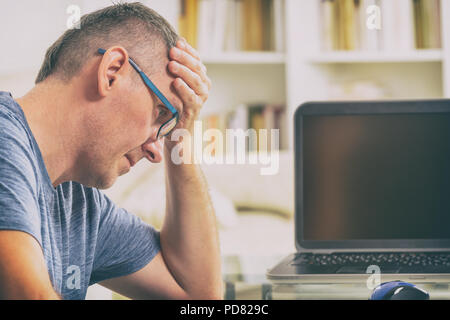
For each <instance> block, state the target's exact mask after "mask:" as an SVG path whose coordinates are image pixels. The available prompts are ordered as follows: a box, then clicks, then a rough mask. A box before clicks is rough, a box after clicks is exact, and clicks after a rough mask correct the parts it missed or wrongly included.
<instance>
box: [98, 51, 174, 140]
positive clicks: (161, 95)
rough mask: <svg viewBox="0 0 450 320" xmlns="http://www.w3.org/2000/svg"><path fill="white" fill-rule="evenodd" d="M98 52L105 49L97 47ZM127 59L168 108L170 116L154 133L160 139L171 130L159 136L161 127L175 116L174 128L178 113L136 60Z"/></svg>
mask: <svg viewBox="0 0 450 320" xmlns="http://www.w3.org/2000/svg"><path fill="white" fill-rule="evenodd" d="M97 51H98V53H100V54H104V53H105V52H106V50H105V49H101V48H99V49H98V50H97ZM128 61H129V62H130V64H131V65H132V66H133V68H134V69H135V70H136V71H137V73H139V75H140V76H141V78H142V80H143V81H144V83H145V85H146V86H147V87H148V88H149V89H150V90H151V91H152V92H153V93H154V94H156V96H157V97H158V98H159V99H160V100H161V102H162V103H163V104H164V106H165V107H166V108H167V109H169V111H170V112H171V113H172V118H170V119H169V120H167V121H166V122H164V123H163V124H162V125H161V126H160V127H159V129H158V133H157V135H156V139H160V138H163V137H165V136H167V135H168V134H170V133H171V132H172V130H173V129H172V130H170V131H169V132H168V133H166V134H165V135H163V136H161V137H160V136H159V134H160V132H161V129H162V128H163V127H164V126H165V125H166V124H167V123H169V122H170V121H172V120H173V119H174V118H176V124H175V126H174V128H175V127H176V125H177V124H178V120H179V113H178V110H177V109H175V107H174V106H173V105H172V104H171V103H170V102H169V100H167V98H166V97H165V96H164V95H163V94H162V93H161V91H159V89H158V88H157V87H156V86H155V84H154V83H153V82H152V81H151V80H150V78H149V77H147V75H146V74H145V73H144V71H142V69H141V68H139V66H138V65H137V64H136V62H134V61H133V59H131V58H128Z"/></svg>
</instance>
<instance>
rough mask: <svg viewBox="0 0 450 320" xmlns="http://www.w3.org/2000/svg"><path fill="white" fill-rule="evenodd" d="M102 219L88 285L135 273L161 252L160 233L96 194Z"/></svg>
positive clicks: (104, 196) (105, 197)
mask: <svg viewBox="0 0 450 320" xmlns="http://www.w3.org/2000/svg"><path fill="white" fill-rule="evenodd" d="M99 199H100V204H101V208H102V209H101V210H102V211H101V216H100V224H99V230H98V237H97V244H96V249H95V257H94V265H93V271H92V275H91V280H90V284H93V283H96V282H99V281H102V280H106V279H110V278H116V277H119V276H124V275H128V274H131V273H134V272H136V271H138V270H140V269H142V268H143V267H145V266H146V265H147V264H148V263H149V262H150V261H151V260H152V259H153V258H154V257H155V256H156V254H157V253H158V252H159V251H160V241H159V232H158V231H157V230H155V229H154V228H153V227H151V226H150V225H148V224H146V223H145V222H144V221H142V220H141V219H140V218H139V217H137V216H136V215H133V214H131V213H129V212H128V211H127V210H125V209H122V208H120V207H118V206H117V205H115V204H114V203H113V202H112V201H111V200H110V199H109V198H108V197H107V196H106V195H104V194H103V193H101V192H100V191H99Z"/></svg>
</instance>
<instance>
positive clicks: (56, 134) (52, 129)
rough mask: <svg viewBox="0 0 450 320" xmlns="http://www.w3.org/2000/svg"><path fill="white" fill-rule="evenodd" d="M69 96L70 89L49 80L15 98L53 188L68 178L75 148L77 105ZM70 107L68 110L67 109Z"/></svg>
mask: <svg viewBox="0 0 450 320" xmlns="http://www.w3.org/2000/svg"><path fill="white" fill-rule="evenodd" d="M70 96H71V95H70V88H68V87H67V86H64V85H63V84H60V83H56V82H50V81H49V82H47V83H45V84H38V85H37V86H35V87H34V88H33V89H32V90H31V91H29V92H28V93H27V94H26V95H25V96H23V97H21V98H19V99H17V102H18V103H19V104H20V106H21V107H22V109H23V112H24V114H25V117H26V119H27V122H28V125H29V126H30V129H31V131H32V133H33V135H34V138H35V139H36V141H37V143H38V145H39V149H40V151H41V153H42V157H43V160H44V163H45V166H46V168H47V172H48V175H49V177H50V180H51V182H52V185H53V186H54V187H56V186H57V185H59V184H61V183H63V182H65V181H68V180H70V172H71V168H72V167H73V159H74V158H75V157H74V155H75V150H76V149H77V145H76V143H77V141H76V140H77V139H76V137H74V136H73V135H72V134H73V132H74V131H73V130H71V128H74V127H75V123H76V121H77V119H76V117H74V115H75V114H76V112H74V110H76V107H75V106H74V105H73V103H74V100H73V99H71V97H70ZM69 110H71V112H70V113H69V112H67V111H69ZM69 114H70V115H71V116H70V117H68V115H69ZM78 142H79V141H78Z"/></svg>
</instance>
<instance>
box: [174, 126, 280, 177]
mask: <svg viewBox="0 0 450 320" xmlns="http://www.w3.org/2000/svg"><path fill="white" fill-rule="evenodd" d="M170 140H171V141H177V142H178V144H177V145H176V146H175V147H174V148H173V149H172V152H171V160H172V162H173V163H174V164H177V165H178V164H182V163H183V164H193V163H194V164H202V163H205V164H254V165H257V164H260V165H262V166H265V167H261V168H260V174H261V175H275V174H277V173H278V170H279V162H280V160H279V155H280V151H279V145H280V142H279V140H280V132H279V129H270V130H268V129H259V130H255V129H247V130H244V129H226V130H225V134H224V133H223V132H222V131H221V130H219V129H207V130H205V131H203V127H202V121H200V120H196V121H195V122H194V133H193V136H192V135H191V133H190V132H189V131H188V130H186V129H175V130H174V131H173V132H172V134H171V136H170ZM205 143H206V145H205ZM248 150H250V152H249V151H248ZM252 150H253V151H254V152H252Z"/></svg>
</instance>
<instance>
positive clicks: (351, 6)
mask: <svg viewBox="0 0 450 320" xmlns="http://www.w3.org/2000/svg"><path fill="white" fill-rule="evenodd" d="M320 20H321V49H322V50H323V51H332V50H365V51H367V50H368V51H377V50H383V51H387V52H394V51H408V50H409V51H411V50H413V49H415V48H418V49H431V48H440V47H441V26H440V0H395V1H393V0H321V1H320Z"/></svg>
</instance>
